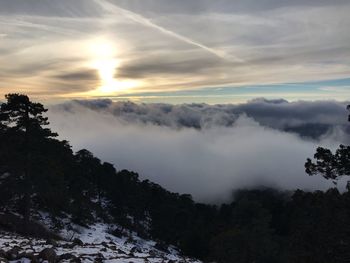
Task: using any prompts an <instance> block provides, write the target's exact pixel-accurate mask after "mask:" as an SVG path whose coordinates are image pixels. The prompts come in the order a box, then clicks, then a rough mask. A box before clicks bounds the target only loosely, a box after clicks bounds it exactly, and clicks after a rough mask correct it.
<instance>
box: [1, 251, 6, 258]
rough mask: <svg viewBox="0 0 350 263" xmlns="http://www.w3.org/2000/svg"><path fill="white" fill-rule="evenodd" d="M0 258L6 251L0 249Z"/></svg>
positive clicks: (4, 256) (4, 255)
mask: <svg viewBox="0 0 350 263" xmlns="http://www.w3.org/2000/svg"><path fill="white" fill-rule="evenodd" d="M0 258H6V252H5V251H4V250H2V249H0Z"/></svg>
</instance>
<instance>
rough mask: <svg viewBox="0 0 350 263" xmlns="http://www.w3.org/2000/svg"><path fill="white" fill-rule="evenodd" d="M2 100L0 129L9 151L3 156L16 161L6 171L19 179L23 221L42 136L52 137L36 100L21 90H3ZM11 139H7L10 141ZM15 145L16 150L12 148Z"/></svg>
mask: <svg viewBox="0 0 350 263" xmlns="http://www.w3.org/2000/svg"><path fill="white" fill-rule="evenodd" d="M5 98H6V100H7V101H6V102H5V103H3V104H1V107H0V129H1V133H2V134H6V136H7V137H6V139H7V140H6V141H7V145H6V144H2V146H3V147H4V146H5V147H6V148H7V149H8V151H9V152H10V153H11V154H10V155H9V156H8V158H7V160H8V161H9V162H12V163H13V162H16V165H15V166H14V165H12V170H11V171H10V172H11V174H12V175H15V174H16V175H17V179H18V181H21V182H22V183H23V191H24V193H23V196H22V201H23V202H22V208H23V211H22V212H23V216H24V219H25V221H26V222H28V221H29V219H30V208H31V194H32V184H31V177H32V176H33V170H35V168H36V167H35V166H38V165H39V166H40V162H38V160H40V158H38V155H39V154H40V151H38V149H40V145H41V144H42V142H43V141H44V140H47V139H50V138H53V137H56V136H57V134H56V133H53V132H52V131H51V130H50V129H49V128H45V127H44V126H47V125H49V122H48V118H47V117H44V116H43V114H44V113H45V112H46V111H47V109H45V108H44V106H43V105H42V104H40V103H34V102H31V101H30V100H29V98H28V96H26V95H23V94H17V93H13V94H7V95H6V96H5ZM10 142H11V143H10ZM13 149H16V150H13Z"/></svg>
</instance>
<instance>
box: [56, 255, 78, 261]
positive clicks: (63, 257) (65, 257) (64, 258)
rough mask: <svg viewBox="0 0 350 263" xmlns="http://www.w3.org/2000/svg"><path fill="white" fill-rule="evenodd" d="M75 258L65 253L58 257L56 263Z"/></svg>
mask: <svg viewBox="0 0 350 263" xmlns="http://www.w3.org/2000/svg"><path fill="white" fill-rule="evenodd" d="M75 258H76V256H74V255H73V254H71V253H65V254H62V255H60V256H59V257H58V261H61V260H69V259H75Z"/></svg>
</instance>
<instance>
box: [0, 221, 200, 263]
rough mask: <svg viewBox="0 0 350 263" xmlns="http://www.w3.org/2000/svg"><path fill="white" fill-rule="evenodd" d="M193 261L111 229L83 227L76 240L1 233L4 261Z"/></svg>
mask: <svg viewBox="0 0 350 263" xmlns="http://www.w3.org/2000/svg"><path fill="white" fill-rule="evenodd" d="M44 261H46V262H49V263H51V262H77V263H79V262H128V263H129V262H130V263H131V262H135V263H136V262H137V263H143V262H154V263H156V262H159V263H161V262H168V263H171V262H192V263H200V262H199V261H198V260H194V259H190V258H186V257H183V256H181V255H180V253H179V252H178V251H177V250H176V249H175V248H173V247H164V246H160V245H159V244H158V243H156V242H154V241H150V240H144V239H141V238H139V237H137V236H136V235H130V236H128V237H116V236H114V235H111V234H108V233H107V226H106V225H104V224H96V225H94V226H91V227H89V228H81V229H80V233H78V234H76V236H75V237H74V238H73V239H72V241H54V240H43V239H34V238H27V237H23V236H19V235H15V234H12V233H8V232H0V262H1V263H3V262H5V263H7V262H21V263H27V262H28V263H29V262H44Z"/></svg>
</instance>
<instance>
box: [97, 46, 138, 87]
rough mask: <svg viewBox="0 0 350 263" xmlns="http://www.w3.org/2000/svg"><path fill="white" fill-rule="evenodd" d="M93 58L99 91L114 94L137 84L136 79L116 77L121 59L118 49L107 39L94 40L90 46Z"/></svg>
mask: <svg viewBox="0 0 350 263" xmlns="http://www.w3.org/2000/svg"><path fill="white" fill-rule="evenodd" d="M90 52H91V53H92V56H93V59H92V63H91V66H92V68H94V69H96V70H97V71H98V75H99V78H100V82H101V84H100V86H99V87H98V91H97V92H98V93H103V94H114V93H117V92H121V91H124V90H127V89H130V88H133V87H135V86H136V85H137V83H136V82H135V81H131V80H118V79H117V78H116V75H117V69H118V67H119V65H120V61H119V60H118V59H116V58H115V57H116V51H115V49H114V46H113V45H112V43H111V42H109V41H105V40H103V41H102V40H98V41H94V42H93V43H92V44H91V46H90Z"/></svg>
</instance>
